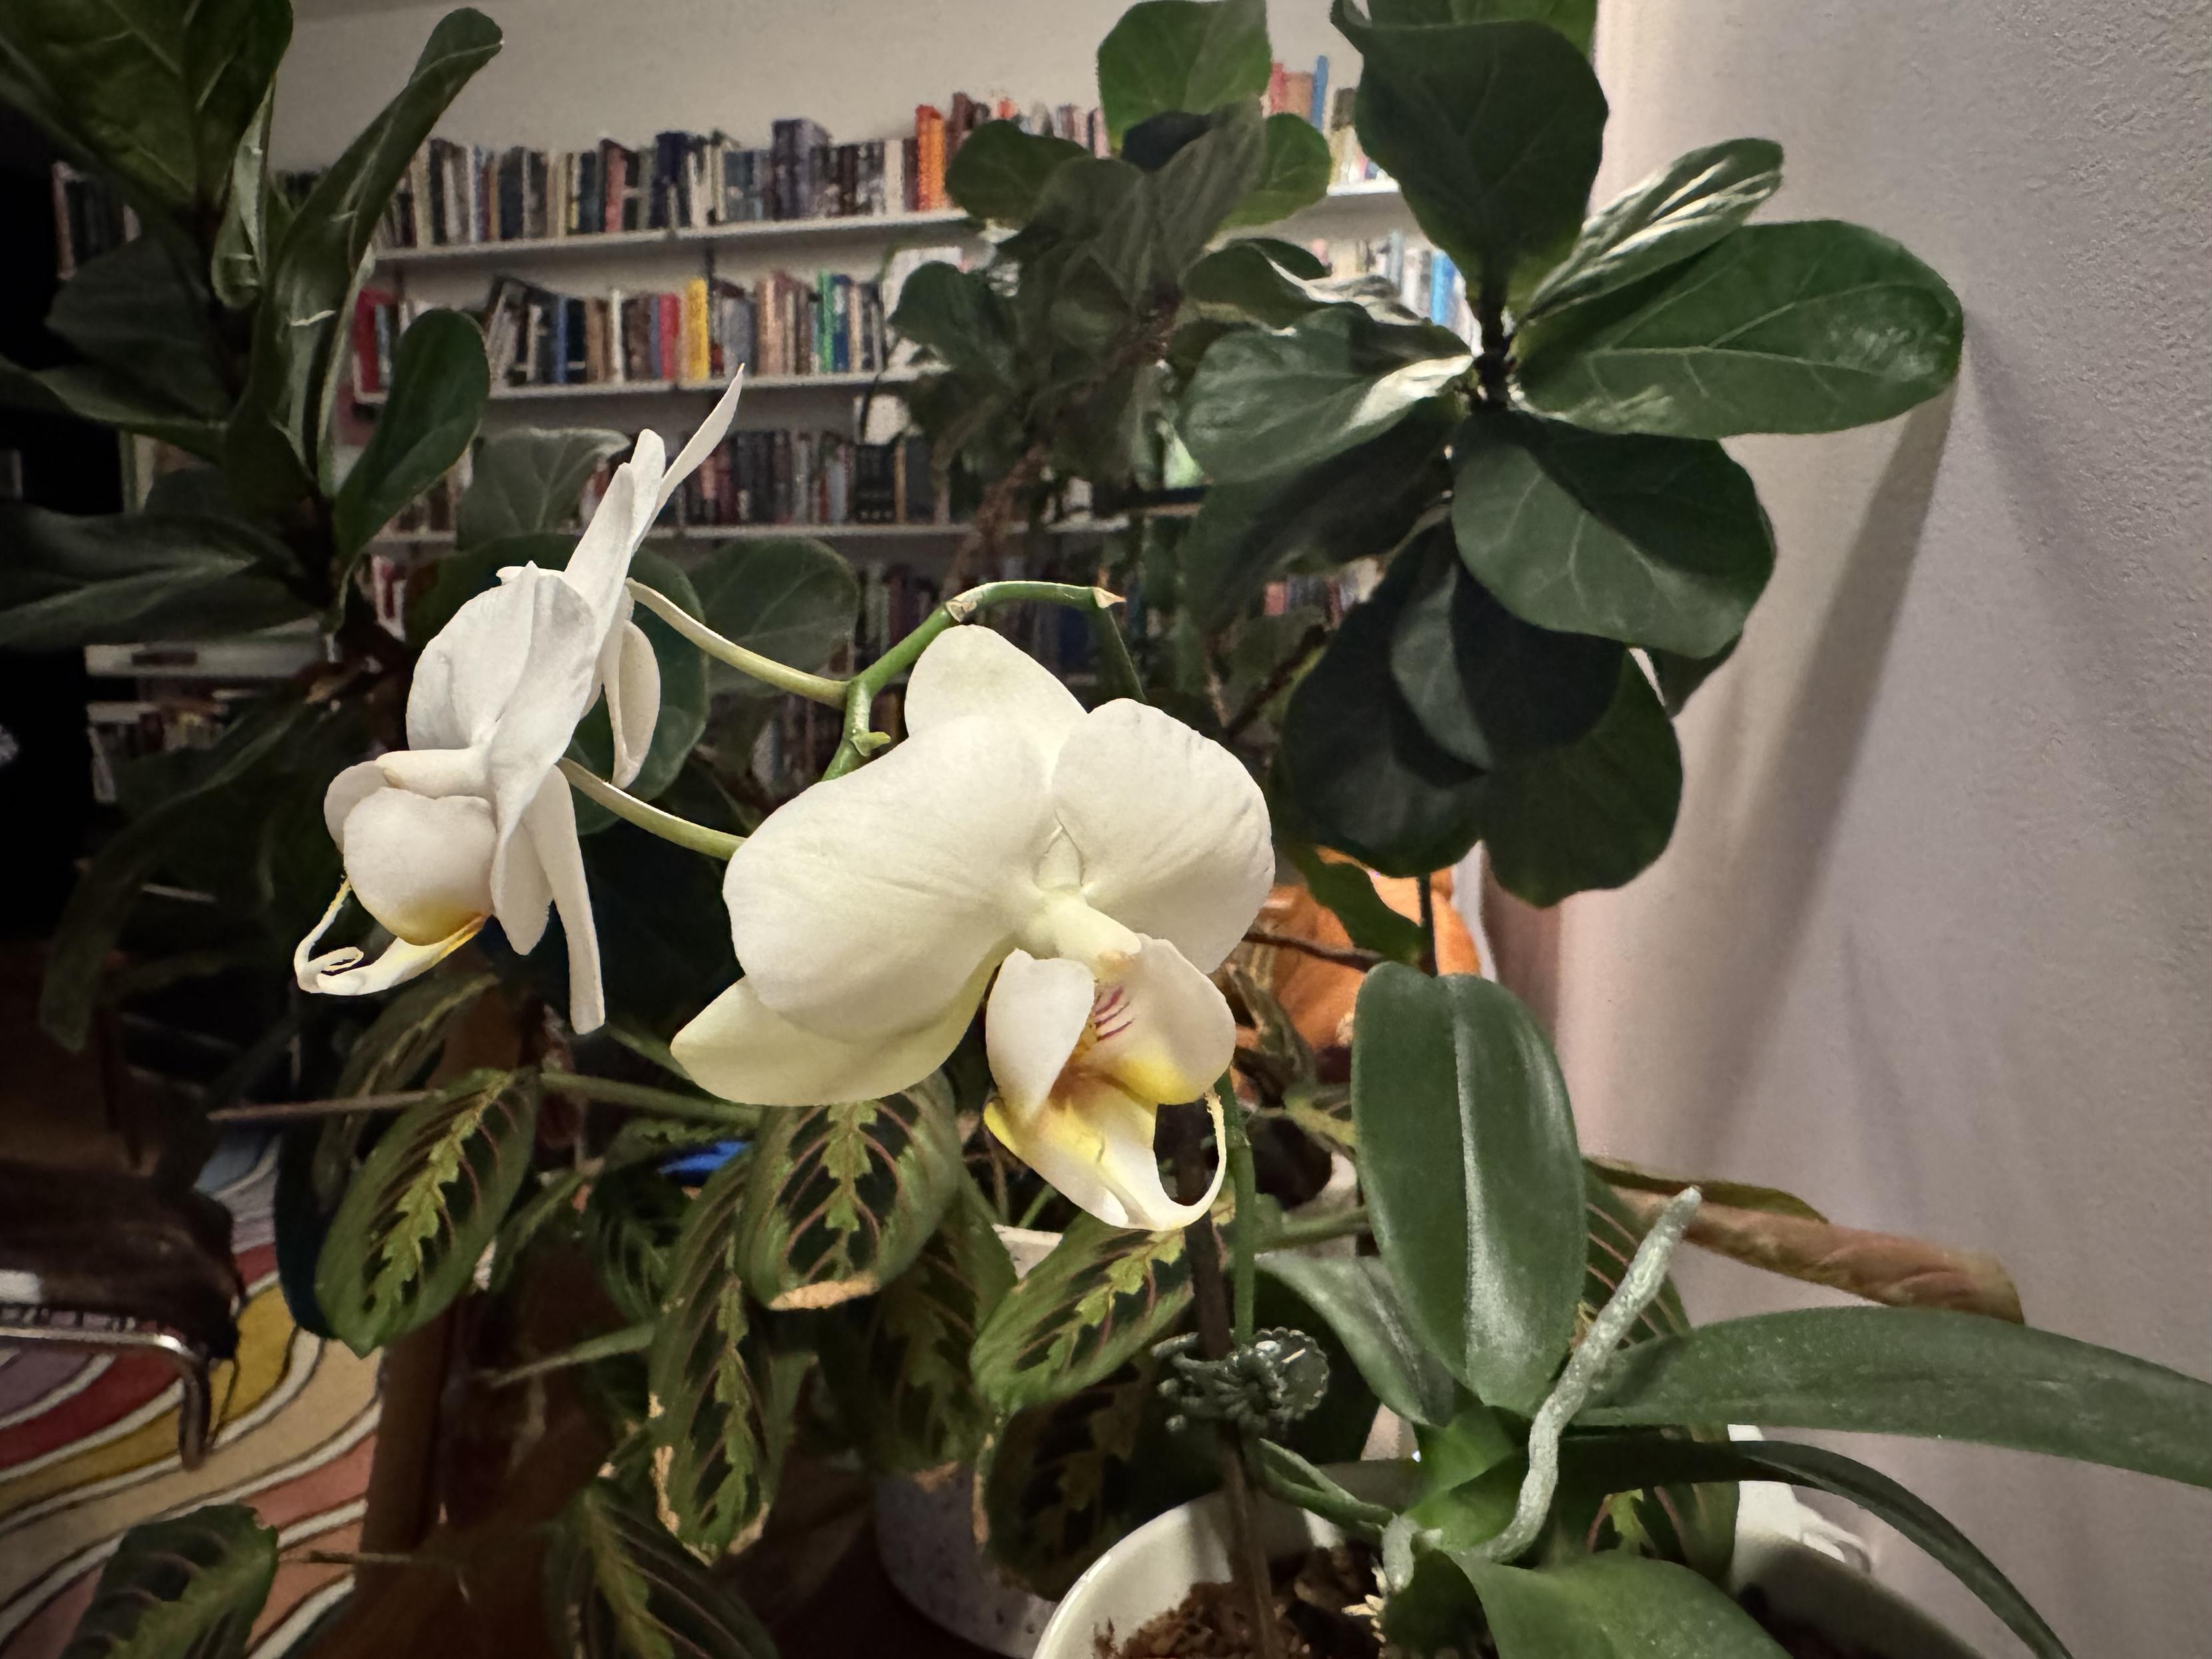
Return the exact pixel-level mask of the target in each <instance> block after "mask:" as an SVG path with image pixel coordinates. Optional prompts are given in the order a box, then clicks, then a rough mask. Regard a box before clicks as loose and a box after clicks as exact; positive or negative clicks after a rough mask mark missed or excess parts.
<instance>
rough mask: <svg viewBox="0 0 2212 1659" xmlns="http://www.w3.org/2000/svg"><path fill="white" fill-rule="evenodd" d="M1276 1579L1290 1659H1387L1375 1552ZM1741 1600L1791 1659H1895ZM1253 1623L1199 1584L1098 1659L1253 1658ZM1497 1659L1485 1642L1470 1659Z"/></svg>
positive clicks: (1358, 1552) (1103, 1647)
mask: <svg viewBox="0 0 2212 1659" xmlns="http://www.w3.org/2000/svg"><path fill="white" fill-rule="evenodd" d="M1269 1571H1270V1574H1271V1576H1272V1577H1273V1581H1274V1602H1275V1620H1276V1626H1277V1628H1278V1629H1279V1631H1280V1632H1281V1635H1282V1644H1281V1645H1282V1650H1283V1653H1284V1656H1285V1659H1381V1655H1382V1652H1383V1644H1382V1638H1381V1636H1380V1633H1379V1632H1378V1631H1377V1629H1376V1623H1375V1620H1374V1619H1373V1617H1372V1616H1371V1615H1370V1613H1367V1612H1366V1611H1364V1609H1365V1608H1367V1607H1373V1606H1375V1605H1376V1604H1375V1603H1373V1602H1371V1601H1370V1600H1369V1598H1370V1597H1371V1596H1373V1595H1374V1594H1375V1587H1376V1576H1375V1553H1374V1551H1372V1550H1370V1549H1369V1548H1368V1547H1366V1546H1365V1545H1364V1544H1356V1543H1354V1544H1336V1545H1332V1546H1329V1547H1325V1548H1318V1549H1314V1550H1310V1551H1308V1552H1307V1553H1305V1554H1304V1555H1286V1556H1282V1557H1279V1558H1278V1559H1276V1560H1274V1561H1273V1562H1271V1563H1269ZM1740 1599H1741V1602H1742V1604H1743V1608H1744V1611H1745V1612H1747V1613H1750V1614H1751V1616H1752V1617H1753V1619H1755V1620H1758V1621H1759V1625H1760V1626H1761V1627H1762V1628H1763V1629H1765V1632H1766V1633H1767V1634H1768V1635H1770V1636H1771V1637H1772V1638H1774V1640H1775V1642H1776V1644H1778V1646H1779V1647H1780V1648H1781V1649H1782V1650H1783V1651H1784V1653H1786V1654H1788V1655H1789V1656H1790V1659H1886V1656H1884V1655H1882V1654H1880V1653H1877V1652H1875V1650H1872V1649H1870V1648H1862V1647H1856V1646H1853V1645H1851V1644H1848V1643H1844V1642H1838V1641H1837V1640H1836V1639H1835V1638H1832V1637H1830V1636H1827V1635H1826V1634H1824V1633H1822V1632H1820V1631H1819V1630H1816V1629H1814V1627H1813V1626H1810V1625H1808V1624H1804V1623H1802V1622H1801V1621H1800V1620H1795V1619H1791V1618H1790V1617H1789V1616H1788V1615H1787V1614H1784V1613H1778V1612H1776V1611H1775V1610H1774V1609H1773V1608H1772V1607H1769V1606H1768V1605H1767V1602H1766V1598H1765V1595H1762V1594H1761V1593H1760V1592H1759V1590H1758V1589H1756V1588H1753V1589H1747V1590H1746V1591H1745V1592H1744V1593H1743V1595H1742V1596H1741V1598H1740ZM1249 1625H1250V1620H1249V1613H1248V1610H1247V1607H1246V1606H1245V1601H1244V1598H1243V1595H1241V1594H1240V1593H1239V1592H1238V1591H1237V1588H1236V1587H1235V1586H1234V1585H1232V1584H1222V1583H1209V1584H1198V1585H1194V1586H1193V1587H1192V1589H1191V1592H1190V1594H1189V1595H1186V1596H1185V1597H1183V1599H1182V1601H1181V1602H1180V1603H1178V1604H1177V1605H1176V1606H1175V1607H1170V1609H1169V1610H1168V1611H1167V1612H1165V1613H1160V1614H1158V1615H1157V1616H1156V1617H1154V1618H1152V1619H1151V1620H1146V1623H1145V1624H1144V1625H1143V1626H1141V1627H1139V1629H1137V1630H1136V1631H1133V1632H1131V1633H1130V1634H1129V1635H1127V1636H1126V1637H1125V1636H1121V1635H1118V1634H1117V1633H1116V1632H1112V1631H1108V1632H1105V1633H1104V1634H1103V1635H1101V1636H1100V1637H1099V1638H1098V1644H1097V1659H1251V1654H1252V1645H1251V1642H1250V1639H1249ZM1497 1656H1498V1650H1497V1649H1496V1648H1495V1647H1494V1646H1492V1644H1491V1643H1490V1641H1489V1639H1488V1638H1486V1637H1480V1638H1477V1640H1476V1643H1475V1645H1474V1649H1473V1650H1472V1651H1471V1652H1470V1653H1469V1654H1468V1659H1497Z"/></svg>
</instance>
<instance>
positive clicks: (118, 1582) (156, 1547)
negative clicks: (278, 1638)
mask: <svg viewBox="0 0 2212 1659" xmlns="http://www.w3.org/2000/svg"><path fill="white" fill-rule="evenodd" d="M275 1579H276V1529H275V1528H272V1527H268V1526H264V1525H263V1524H262V1521H261V1517H260V1516H258V1515H256V1514H255V1513H254V1512H253V1511H252V1510H251V1509H250V1508H248V1507H247V1506H246V1505H245V1504H209V1505H208V1506H207V1507H206V1508H204V1509H197V1510H192V1511H191V1513H189V1514H186V1515H180V1516H176V1517H175V1518H174V1519H173V1520H168V1521H155V1522H149V1523H148V1524H146V1525H144V1526H142V1527H133V1528H131V1530H130V1531H129V1532H126V1533H125V1534H123V1542H122V1543H121V1544H120V1545H119V1546H118V1547H117V1549H116V1552H115V1553H114V1555H113V1556H112V1557H111V1558H110V1559H109V1560H108V1563H107V1565H106V1568H105V1569H104V1570H103V1571H101V1573H100V1587H99V1589H95V1590H94V1592H93V1595H92V1605H91V1606H90V1607H87V1608H86V1609H85V1610H84V1616H83V1617H82V1618H81V1619H80V1620H77V1626H76V1634H75V1635H74V1636H72V1637H70V1644H69V1646H68V1647H67V1648H66V1649H64V1651H63V1659H239V1656H240V1655H242V1654H244V1653H245V1651H246V1636H247V1634H248V1633H249V1632H251V1631H252V1628H253V1619H254V1615H255V1614H256V1613H259V1612H260V1611H261V1604H262V1603H263V1602H264V1601H266V1600H268V1597H269V1586H270V1583H273V1582H274V1581H275Z"/></svg>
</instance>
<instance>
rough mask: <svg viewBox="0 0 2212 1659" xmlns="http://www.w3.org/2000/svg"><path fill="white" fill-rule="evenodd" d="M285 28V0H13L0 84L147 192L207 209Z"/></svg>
mask: <svg viewBox="0 0 2212 1659" xmlns="http://www.w3.org/2000/svg"><path fill="white" fill-rule="evenodd" d="M291 38H292V8H291V7H290V5H289V4H288V3H286V0H208V3H204V4H199V5H191V6H179V5H173V4H146V3H137V4H111V5H99V4H87V3H85V0H9V4H8V5H7V7H6V8H5V9H0V87H6V88H9V91H10V92H11V94H12V97H13V100H15V101H21V102H22V103H23V104H24V106H25V107H26V108H27V111H28V112H29V113H31V114H33V116H35V117H37V118H40V120H41V121H43V122H44V123H45V124H46V125H47V126H48V127H50V128H51V129H52V131H53V132H54V133H55V136H56V137H59V138H61V139H62V140H63V141H64V143H69V144H70V145H72V146H74V147H75V148H76V149H82V150H83V151H85V152H87V153H88V154H89V155H94V156H96V157H98V158H99V159H100V161H102V162H104V163H106V165H107V166H108V167H112V169H114V171H115V172H116V173H118V175H119V176H120V177H121V178H122V179H123V180H124V182H125V185H128V186H129V187H130V188H131V190H132V191H135V192H136V193H137V194H138V195H139V196H140V197H141V198H142V199H143V200H144V201H145V202H147V203H149V204H152V205H153V206H155V207H156V208H158V209H166V210H169V211H171V212H173V213H175V214H176V215H177V216H178V217H179V219H180V220H183V221H185V222H190V220H191V219H192V218H193V217H194V216H207V217H208V218H209V219H210V220H211V219H212V218H213V216H215V215H216V213H218V212H220V211H221V210H222V204H223V201H224V198H225V196H226V194H227V193H228V189H229V184H230V163H231V156H232V154H233V152H234V151H235V150H236V149H237V148H238V141H239V138H240V135H242V134H243V133H244V132H245V131H246V128H247V126H248V125H249V124H250V123H251V122H252V119H253V118H254V115H255V112H257V111H258V109H259V108H260V106H261V99H262V94H264V93H265V92H266V91H267V90H268V88H269V82H270V79H271V78H272V77H273V76H275V75H276V64H277V62H278V60H279V59H281V58H283V56H284V48H285V47H286V46H288V45H289V43H290V41H291Z"/></svg>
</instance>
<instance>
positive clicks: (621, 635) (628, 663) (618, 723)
mask: <svg viewBox="0 0 2212 1659" xmlns="http://www.w3.org/2000/svg"><path fill="white" fill-rule="evenodd" d="M630 605H631V601H630V599H629V597H628V596H627V595H625V596H624V597H623V620H622V621H621V622H619V623H617V624H616V625H615V628H614V629H613V631H612V632H611V633H610V634H609V635H607V642H606V644H605V645H604V646H602V647H600V648H599V680H600V683H601V684H604V685H605V687H606V692H607V726H608V728H609V729H610V730H611V732H613V733H614V742H615V763H614V776H613V778H612V779H611V781H612V783H613V784H614V786H615V787H616V788H617V789H627V788H629V787H630V785H631V784H633V783H635V781H637V775H638V773H639V772H640V771H641V769H643V768H644V765H645V753H646V750H647V749H648V748H650V747H651V746H652V744H653V727H654V726H656V725H657V724H659V720H660V659H659V658H658V657H656V656H654V655H653V641H650V640H648V639H647V638H646V636H645V630H644V629H641V628H640V627H639V626H638V625H637V624H636V623H634V622H632V621H630V620H629V608H630Z"/></svg>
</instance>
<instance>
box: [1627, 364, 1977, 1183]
mask: <svg viewBox="0 0 2212 1659" xmlns="http://www.w3.org/2000/svg"><path fill="white" fill-rule="evenodd" d="M1955 395H1956V393H1955V389H1954V390H1953V391H1947V392H1944V394H1943V395H1942V397H1940V398H1936V399H1935V400H1934V401H1933V402H1930V403H1928V404H1923V405H1922V406H1921V407H1920V408H1918V409H1917V410H1914V411H1912V413H1911V414H1910V415H1908V416H1905V418H1904V420H1903V421H1902V422H1901V423H1900V426H1899V435H1898V440H1897V447H1896V448H1895V449H1894V450H1893V452H1892V453H1891V455H1890V459H1889V462H1888V465H1887V466H1886V467H1885V468H1884V469H1883V471H1882V474H1881V478H1880V480H1879V481H1878V483H1876V484H1875V489H1874V491H1873V494H1872V495H1871V497H1870V498H1869V501H1868V503H1867V508H1866V516H1865V518H1864V519H1863V520H1862V521H1861V524H1860V526H1859V532H1858V534H1857V537H1856V538H1853V540H1852V543H1851V546H1850V552H1849V553H1848V554H1847V555H1846V556H1845V560H1844V568H1843V569H1842V570H1841V572H1840V573H1838V576H1837V578H1836V580H1835V585H1834V590H1833V597H1832V599H1831V600H1830V602H1829V604H1828V605H1827V607H1826V611H1825V614H1824V616H1823V617H1822V620H1821V627H1820V635H1819V637H1818V638H1817V640H1816V641H1814V643H1813V645H1812V647H1811V650H1810V652H1809V653H1808V659H1807V663H1806V668H1805V671H1804V673H1803V675H1802V678H1800V679H1799V680H1798V682H1797V684H1798V687H1799V690H1798V694H1797V698H1796V703H1795V705H1794V706H1793V707H1792V708H1790V711H1789V715H1788V719H1787V720H1785V721H1784V722H1783V724H1782V729H1783V730H1784V732H1787V733H1788V738H1787V742H1786V746H1785V747H1784V749H1783V750H1782V751H1781V752H1780V753H1778V755H1776V756H1774V757H1771V758H1768V757H1761V758H1759V760H1757V761H1754V760H1753V757H1750V756H1748V755H1747V754H1746V753H1745V752H1744V750H1743V746H1742V742H1741V738H1742V734H1743V733H1744V732H1745V731H1746V730H1747V725H1746V723H1745V722H1743V721H1741V720H1731V719H1725V718H1724V719H1723V720H1719V721H1717V722H1716V723H1715V726H1714V732H1715V735H1716V736H1717V738H1719V739H1720V740H1719V741H1717V742H1712V743H1708V744H1705V745H1704V746H1703V748H1702V750H1701V752H1700V753H1699V755H1698V757H1696V759H1695V760H1694V761H1693V763H1692V764H1694V765H1697V766H1699V767H1701V768H1703V769H1705V771H1706V772H1707V773H1708V774H1709V776H1708V777H1707V778H1706V780H1705V786H1704V787H1701V788H1699V789H1698V790H1696V791H1694V792H1692V793H1690V794H1689V795H1687V796H1686V799H1685V806H1686V808H1687V807H1692V805H1693V804H1694V803H1698V802H1702V803H1704V804H1705V805H1704V807H1703V809H1702V811H1696V812H1695V814H1694V815H1692V812H1690V811H1686V813H1685V816H1684V817H1683V818H1682V819H1681V821H1680V822H1678V823H1676V825H1675V828H1674V836H1675V839H1676V840H1677V841H1678V842H1683V843H1685V844H1688V845H1695V846H1700V847H1704V846H1714V847H1718V848H1724V849H1725V853H1724V856H1723V857H1722V858H1721V859H1719V860H1715V861H1713V863H1712V864H1711V866H1710V867H1711V868H1713V869H1716V870H1718V871H1721V872H1725V878H1726V882H1727V891H1726V895H1725V911H1726V913H1727V914H1729V915H1735V916H1736V917H1739V918H1741V927H1740V929H1739V932H1738V934H1737V936H1736V937H1735V939H1730V940H1729V941H1727V944H1726V948H1723V949H1712V950H1699V951H1686V952H1684V953H1683V958H1682V960H1681V961H1680V963H1679V964H1678V966H1679V968H1680V971H1682V972H1684V973H1686V974H1694V975H1701V976H1703V977H1704V978H1705V981H1706V983H1705V986H1703V987H1700V989H1699V990H1698V991H1697V992H1694V993H1692V994H1679V995H1676V996H1674V997H1673V998H1671V999H1670V1001H1671V1003H1672V1005H1673V1006H1674V1007H1675V1008H1677V1009H1679V1010H1682V1011H1686V1012H1687V1011H1695V1012H1701V1013H1703V1014H1704V1015H1705V1018H1707V1020H1708V1021H1709V1029H1708V1030H1706V1031H1705V1034H1704V1041H1703V1043H1702V1044H1701V1045H1700V1047H1701V1048H1702V1051H1703V1052H1705V1054H1710V1055H1711V1064H1710V1065H1709V1066H1706V1067H1705V1068H1703V1074H1704V1076H1705V1078H1706V1079H1708V1080H1709V1081H1710V1083H1711V1087H1712V1094H1711V1097H1710V1107H1709V1111H1708V1115H1706V1116H1705V1118H1704V1119H1703V1121H1701V1122H1700V1123H1699V1134H1700V1136H1701V1138H1703V1139H1705V1144H1706V1145H1708V1146H1729V1145H1731V1144H1734V1143H1735V1139H1736V1136H1737V1134H1738V1132H1739V1130H1740V1128H1741V1122H1742V1119H1743V1117H1744V1115H1747V1113H1749V1112H1751V1111H1753V1110H1755V1109H1757V1107H1756V1106H1755V1104H1754V1103H1753V1101H1752V1100H1751V1098H1750V1096H1749V1092H1748V1090H1747V1087H1746V1084H1747V1079H1748V1078H1749V1076H1750V1074H1751V1073H1752V1070H1753V1066H1754V1064H1755V1062H1756V1061H1757V1060H1758V1058H1759V1048H1760V1045H1761V1044H1762V1042H1764V1041H1765V1036H1766V1033H1767V1032H1768V1031H1769V1030H1771V1029H1772V1027H1773V1025H1774V1024H1775V1021H1776V1019H1777V1018H1778V1016H1779V1013H1780V1006H1779V1005H1780V1001H1781V999H1782V998H1783V997H1784V994H1786V993H1787V990H1788V987H1789V985H1790V974H1789V972H1788V969H1789V968H1790V963H1791V961H1792V959H1793V958H1794V957H1795V956H1796V951H1797V950H1798V946H1799V941H1800V935H1801V933H1802V928H1803V926H1804V923H1805V921H1806V919H1807V917H1808V915H1809V913H1810V912H1811V910H1812V908H1813V904H1814V899H1815V897H1816V896H1817V892H1818V889H1819V886H1820V881H1821V879H1822V877H1823V874H1824V872H1825V871H1826V866H1827V861H1828V854H1829V850H1830V848H1831V847H1832V844H1833V842H1834V840H1835V836H1836V830H1837V826H1838V821H1839V819H1840V817H1841V814H1842V810H1843V805H1844V798H1845V794H1846V793H1847V791H1848V790H1849V787H1850V778H1851V775H1852V772H1853V771H1854V770H1855V769H1856V768H1857V763H1858V757H1859V751H1860V749H1861V747H1862V745H1863V743H1864V740H1865V737H1866V732H1867V726H1868V722H1869V716H1870V714H1871V712H1872V708H1873V705H1874V699H1875V689H1876V687H1877V686H1878V685H1879V684H1881V675H1882V665H1883V664H1884V662H1885V661H1886V660H1887V658H1888V655H1889V649H1890V643H1891V640H1892V636H1893V634H1894V632H1895V629H1896V627H1897V621H1898V617H1899V613H1900V612H1901V611H1902V610H1903V608H1904V603H1905V587H1906V584H1907V582H1908V581H1909V580H1910V578H1911V571H1912V566H1913V561H1914V559H1915V557H1916V556H1917V554H1918V552H1919V550H1920V539H1921V536H1922V533H1923V529H1924V527H1925V526H1926V523H1927V519H1928V513H1929V505H1930V503H1931V502H1932V501H1933V500H1934V497H1935V493H1936V473H1937V471H1938V470H1939V468H1940V466H1941V465H1942V457H1943V450H1944V446H1945V443H1946V441H1948V437H1949V435H1950V430H1951V410H1952V404H1953V401H1954V397H1955ZM1712 690H1713V691H1715V692H1718V693H1720V694H1721V696H1722V698H1723V701H1724V702H1725V701H1729V700H1733V699H1734V698H1735V697H1738V696H1743V695H1745V694H1746V691H1747V688H1745V687H1743V686H1741V684H1732V683H1731V682H1729V681H1728V680H1721V681H1717V682H1716V684H1715V685H1714V686H1713V688H1712ZM1721 712H1722V713H1723V714H1724V715H1725V714H1726V713H1727V712H1728V711H1727V709H1726V708H1725V707H1724V708H1723V710H1722V711H1721ZM1752 764H1759V765H1761V766H1763V767H1764V769H1765V777H1764V780H1763V781H1761V782H1759V785H1758V787H1756V789H1755V790H1753V792H1752V793H1740V792H1739V789H1738V787H1736V785H1737V778H1738V775H1739V774H1740V773H1741V770H1742V769H1743V768H1745V767H1746V766H1747V765H1752ZM1777 825H1786V826H1788V829H1789V832H1790V833H1787V834H1778V833H1775V826H1777Z"/></svg>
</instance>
